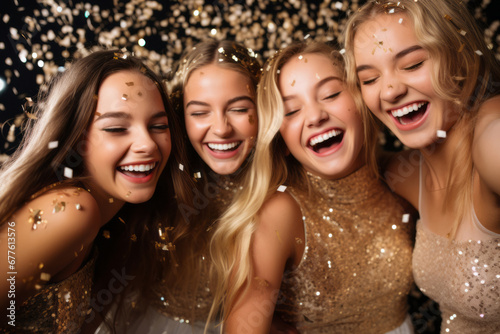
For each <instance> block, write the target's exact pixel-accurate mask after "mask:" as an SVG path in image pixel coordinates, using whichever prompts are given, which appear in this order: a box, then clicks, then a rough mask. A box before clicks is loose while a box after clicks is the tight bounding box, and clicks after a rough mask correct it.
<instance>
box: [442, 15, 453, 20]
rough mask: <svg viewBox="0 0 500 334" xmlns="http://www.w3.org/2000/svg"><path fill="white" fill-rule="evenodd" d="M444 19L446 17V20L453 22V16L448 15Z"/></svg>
mask: <svg viewBox="0 0 500 334" xmlns="http://www.w3.org/2000/svg"><path fill="white" fill-rule="evenodd" d="M443 17H444V18H445V19H447V20H448V21H451V20H452V18H451V16H450V15H448V14H445V15H444V16H443Z"/></svg>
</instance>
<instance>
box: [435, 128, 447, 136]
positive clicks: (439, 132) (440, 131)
mask: <svg viewBox="0 0 500 334" xmlns="http://www.w3.org/2000/svg"><path fill="white" fill-rule="evenodd" d="M436 135H437V136H438V138H446V131H444V130H437V134H436Z"/></svg>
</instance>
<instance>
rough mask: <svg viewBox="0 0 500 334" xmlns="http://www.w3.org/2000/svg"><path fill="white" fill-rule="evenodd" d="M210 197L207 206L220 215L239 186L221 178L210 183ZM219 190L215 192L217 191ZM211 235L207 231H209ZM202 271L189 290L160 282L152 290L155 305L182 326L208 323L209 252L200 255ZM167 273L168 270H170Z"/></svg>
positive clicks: (210, 297) (211, 300)
mask: <svg viewBox="0 0 500 334" xmlns="http://www.w3.org/2000/svg"><path fill="white" fill-rule="evenodd" d="M210 187H212V189H211V190H210V193H211V194H214V193H216V194H217V195H215V197H213V196H212V198H210V195H209V194H208V195H207V196H206V197H207V198H210V199H211V201H210V203H209V204H208V205H212V206H214V207H215V216H218V215H220V214H221V213H222V212H223V211H224V210H225V209H226V208H227V207H228V206H229V204H230V203H231V200H232V198H233V197H234V194H235V193H236V191H237V190H238V189H239V186H238V183H237V182H236V181H233V179H232V178H230V177H228V176H219V177H218V179H217V183H211V186H210ZM214 189H216V190H214ZM207 233H208V232H207ZM200 261H201V267H200V269H201V271H200V274H199V280H198V285H197V286H195V287H193V288H192V289H190V291H187V292H185V291H182V292H181V291H177V290H175V289H171V288H170V287H168V286H166V284H165V283H164V282H159V284H157V285H156V286H155V287H154V288H153V295H154V300H153V306H154V307H155V308H156V309H157V310H158V311H159V312H160V313H162V314H164V315H166V316H168V317H171V318H172V319H174V320H175V321H179V322H181V323H188V324H189V323H192V322H194V321H202V322H205V321H206V320H207V318H208V314H209V313H210V308H211V307H212V302H213V294H212V291H211V289H210V288H211V285H210V280H209V269H210V260H209V256H208V250H206V252H205V254H204V255H202V256H201V259H200ZM167 270H168V269H167Z"/></svg>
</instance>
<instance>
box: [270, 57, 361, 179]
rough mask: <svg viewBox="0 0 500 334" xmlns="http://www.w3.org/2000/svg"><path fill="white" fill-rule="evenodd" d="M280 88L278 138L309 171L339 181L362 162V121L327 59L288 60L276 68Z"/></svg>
mask: <svg viewBox="0 0 500 334" xmlns="http://www.w3.org/2000/svg"><path fill="white" fill-rule="evenodd" d="M278 87H279V90H280V92H281V96H282V98H283V103H284V113H285V115H284V119H283V123H282V125H281V128H280V133H281V136H282V137H283V139H284V141H285V143H286V145H287V147H288V149H289V150H290V153H291V154H292V155H293V156H294V157H295V158H296V159H297V160H298V161H299V162H300V163H301V164H302V166H303V167H304V168H305V169H306V170H307V171H309V172H311V173H312V174H314V175H317V176H320V177H322V178H325V179H337V178H341V177H344V176H347V175H349V174H350V173H352V172H354V171H355V170H357V169H358V168H359V167H361V166H362V165H363V164H364V154H363V141H364V134H363V125H362V123H361V117H360V115H359V113H358V111H357V109H356V105H355V102H354V100H353V98H352V96H351V94H350V93H349V92H348V91H347V90H346V89H345V86H344V81H343V79H342V74H341V72H340V71H339V69H338V68H337V67H336V66H334V65H333V63H332V60H331V59H330V58H328V57H327V56H325V55H323V54H319V53H309V54H302V55H296V56H294V57H292V58H291V59H290V60H289V61H288V62H287V63H286V64H285V65H284V66H283V67H282V68H281V70H280V74H279V82H278Z"/></svg>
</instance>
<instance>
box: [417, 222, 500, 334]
mask: <svg viewBox="0 0 500 334" xmlns="http://www.w3.org/2000/svg"><path fill="white" fill-rule="evenodd" d="M413 275H414V276H415V282H416V283H417V285H418V286H419V288H420V290H422V292H423V293H425V294H426V295H427V296H429V297H430V298H432V299H434V300H435V301H436V302H438V303H439V309H440V310H441V317H442V319H443V320H442V323H441V333H491V334H493V333H500V236H497V237H496V238H495V237H491V236H490V237H489V238H487V237H485V238H484V239H483V240H475V241H472V240H466V241H459V240H458V241H457V240H453V241H450V240H449V239H448V238H445V237H442V236H440V235H437V234H435V233H433V232H431V231H429V230H427V229H426V228H425V226H423V224H422V222H418V223H417V239H416V244H415V251H414V253H413Z"/></svg>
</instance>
